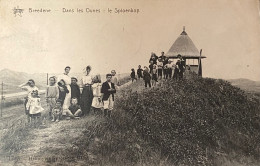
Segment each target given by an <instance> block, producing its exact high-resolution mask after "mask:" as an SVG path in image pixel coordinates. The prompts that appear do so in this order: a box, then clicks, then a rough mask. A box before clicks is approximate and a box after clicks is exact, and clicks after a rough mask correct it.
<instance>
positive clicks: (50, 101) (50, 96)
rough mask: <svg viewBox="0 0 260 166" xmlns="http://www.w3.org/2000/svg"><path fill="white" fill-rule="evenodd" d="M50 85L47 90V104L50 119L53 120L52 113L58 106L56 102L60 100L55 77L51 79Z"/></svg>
mask: <svg viewBox="0 0 260 166" xmlns="http://www.w3.org/2000/svg"><path fill="white" fill-rule="evenodd" d="M49 81H50V85H49V86H48V87H47V89H46V94H45V97H46V102H47V105H48V107H49V117H50V118H51V116H52V115H51V112H52V109H53V108H54V107H55V105H56V101H57V99H58V98H59V88H58V87H57V86H56V85H55V84H56V79H55V77H50V78H49Z"/></svg>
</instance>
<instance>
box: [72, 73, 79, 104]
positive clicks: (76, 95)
mask: <svg viewBox="0 0 260 166" xmlns="http://www.w3.org/2000/svg"><path fill="white" fill-rule="evenodd" d="M77 82H78V80H77V78H75V77H72V78H71V85H70V88H71V98H77V99H78V103H80V88H79V85H78V84H77Z"/></svg>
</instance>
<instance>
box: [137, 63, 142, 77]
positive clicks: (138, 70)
mask: <svg viewBox="0 0 260 166" xmlns="http://www.w3.org/2000/svg"><path fill="white" fill-rule="evenodd" d="M137 76H138V79H140V78H143V69H142V67H141V65H139V66H138V69H137Z"/></svg>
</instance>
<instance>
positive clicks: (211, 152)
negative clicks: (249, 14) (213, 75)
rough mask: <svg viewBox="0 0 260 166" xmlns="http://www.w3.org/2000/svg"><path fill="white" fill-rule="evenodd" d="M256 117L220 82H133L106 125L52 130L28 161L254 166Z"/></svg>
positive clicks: (257, 105)
mask: <svg viewBox="0 0 260 166" xmlns="http://www.w3.org/2000/svg"><path fill="white" fill-rule="evenodd" d="M259 110H260V102H259V98H257V96H254V95H252V94H247V93H245V92H244V91H242V90H240V89H239V88H237V87H233V86H232V85H231V84H230V83H228V82H226V81H223V80H215V79H210V78H198V77H196V76H190V79H187V80H184V81H180V82H176V81H173V80H168V81H162V82H160V83H159V84H158V85H157V86H156V87H154V88H152V89H144V88H143V82H142V81H138V82H135V83H133V84H131V85H130V86H128V87H126V88H124V90H121V91H119V93H118V94H117V101H116V104H115V110H114V112H113V115H112V118H111V119H105V118H103V117H102V116H94V115H91V116H90V117H87V118H86V119H85V118H83V119H80V120H79V121H63V122H62V123H59V124H58V125H56V124H53V125H51V126H50V127H52V128H49V129H46V130H45V129H44V132H47V133H46V135H50V136H49V139H47V140H44V141H42V142H40V143H41V144H42V143H43V142H45V144H44V145H42V146H40V148H39V149H38V151H37V150H34V151H32V152H35V153H31V155H32V154H33V155H35V156H54V158H55V157H56V158H59V159H60V158H61V157H64V156H65V157H64V158H62V160H61V159H60V160H54V161H51V160H49V161H48V160H41V161H40V165H48V164H53V163H55V164H57V165H59V164H60V165H69V164H71V165H86V164H87V165H258V163H259V162H260V161H259V157H260V156H259V149H260V145H259V141H260V134H259V130H260V121H259V116H260V115H259ZM75 129H77V131H74V130H75ZM28 132H29V134H28V135H30V136H31V137H30V138H32V139H33V138H34V137H33V136H36V137H37V136H38V137H39V135H41V134H40V133H44V132H43V131H42V132H39V133H38V134H37V133H35V132H33V133H31V132H32V131H28ZM52 132H54V133H55V132H57V135H56V137H55V135H54V136H51V135H53V133H52ZM33 134H34V135H33ZM43 137H44V136H43ZM27 139H28V138H27ZM48 142H51V144H49V143H48ZM34 143H35V142H34ZM55 145H57V146H55ZM21 148H23V147H21ZM26 153H28V154H30V151H26ZM67 156H69V157H67ZM65 163H66V164H65ZM27 165H29V164H27Z"/></svg>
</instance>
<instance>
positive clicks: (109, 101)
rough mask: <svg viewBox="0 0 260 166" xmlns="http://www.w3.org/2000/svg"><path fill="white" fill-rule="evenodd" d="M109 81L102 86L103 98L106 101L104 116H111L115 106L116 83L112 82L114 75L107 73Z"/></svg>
mask: <svg viewBox="0 0 260 166" xmlns="http://www.w3.org/2000/svg"><path fill="white" fill-rule="evenodd" d="M106 78H107V81H106V82H104V83H103V84H102V87H101V93H102V96H101V99H102V101H103V103H104V116H107V115H108V117H110V116H111V112H112V110H113V107H114V101H115V98H114V94H115V93H116V89H115V84H114V83H112V82H111V78H112V75H111V74H107V75H106Z"/></svg>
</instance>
